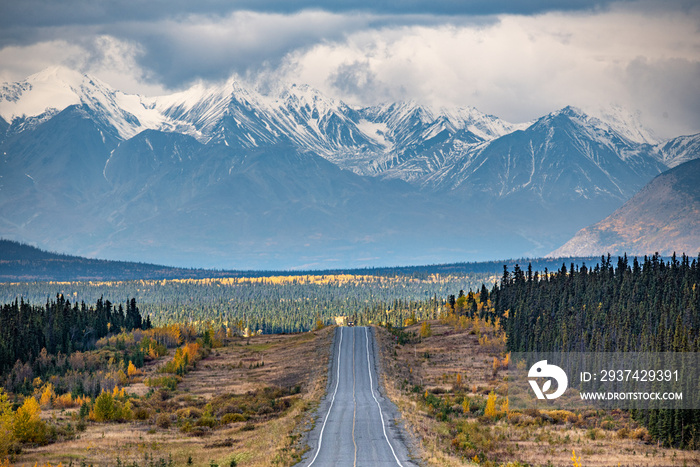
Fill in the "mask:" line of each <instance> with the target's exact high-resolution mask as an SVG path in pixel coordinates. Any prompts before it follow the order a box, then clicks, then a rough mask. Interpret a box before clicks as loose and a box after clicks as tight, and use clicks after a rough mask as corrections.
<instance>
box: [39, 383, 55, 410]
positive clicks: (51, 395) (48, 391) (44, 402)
mask: <svg viewBox="0 0 700 467" xmlns="http://www.w3.org/2000/svg"><path fill="white" fill-rule="evenodd" d="M55 398H56V393H55V392H54V390H53V384H51V383H46V385H44V390H43V391H42V392H41V398H40V399H39V405H41V406H42V407H44V408H51V402H52V401H53V400H54V399H55Z"/></svg>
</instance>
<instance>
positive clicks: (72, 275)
mask: <svg viewBox="0 0 700 467" xmlns="http://www.w3.org/2000/svg"><path fill="white" fill-rule="evenodd" d="M595 260H596V259H595V258H557V259H552V258H539V259H517V260H516V259H512V260H505V261H486V262H461V263H451V264H433V265H427V266H397V267H377V268H362V269H333V270H323V271H318V270H316V271H311V270H309V271H298V270H294V271H246V270H212V269H188V268H175V267H168V266H159V265H154V264H146V263H135V262H127V261H109V260H101V259H89V258H82V257H79V256H70V255H64V254H59V253H49V252H46V251H43V250H40V249H39V248H35V247H33V246H29V245H25V244H22V243H19V242H15V241H11V240H3V239H0V282H32V281H61V282H66V281H83V280H98V281H128V280H155V279H205V278H215V277H266V276H271V275H286V276H291V275H306V274H328V275H331V274H355V275H372V276H392V277H393V276H412V277H418V278H420V277H426V276H428V275H430V274H443V275H444V274H452V275H465V274H487V273H495V274H498V273H499V272H500V270H501V269H502V267H503V265H504V264H506V265H507V266H508V267H509V268H513V267H514V266H515V265H516V264H525V263H527V262H530V263H531V264H532V266H533V267H534V268H535V269H538V270H544V268H549V269H555V268H558V267H559V266H561V264H562V261H564V262H566V263H570V262H574V263H575V264H581V263H582V262H584V261H586V262H592V261H595Z"/></svg>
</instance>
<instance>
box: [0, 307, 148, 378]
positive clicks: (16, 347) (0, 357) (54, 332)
mask: <svg viewBox="0 0 700 467" xmlns="http://www.w3.org/2000/svg"><path fill="white" fill-rule="evenodd" d="M149 327H150V318H146V320H145V321H144V320H143V319H142V317H141V313H140V311H139V309H138V307H137V306H136V300H135V299H131V300H129V301H127V304H126V308H124V307H123V306H122V305H121V304H120V305H119V306H118V307H114V306H112V303H110V302H109V300H103V299H101V298H100V299H98V300H97V303H96V305H95V306H94V307H93V306H90V307H88V306H87V305H85V303H84V302H83V303H81V304H80V305H78V304H77V303H75V304H73V305H71V303H70V302H69V301H68V300H66V299H65V298H64V297H63V295H60V294H59V295H57V296H56V300H55V301H53V300H52V301H47V302H46V305H44V306H35V305H30V304H29V303H26V302H25V301H24V300H15V301H14V302H13V303H11V304H5V305H3V306H2V308H1V309H0V374H4V373H6V372H7V371H8V370H10V369H11V368H12V367H13V366H14V365H15V364H16V362H17V361H21V362H23V363H26V362H32V361H34V360H35V359H36V358H37V357H39V356H40V354H41V353H42V351H43V352H44V353H48V354H50V355H54V354H63V355H70V354H71V353H73V352H75V351H84V350H88V349H92V348H94V344H95V342H96V341H97V340H98V339H100V338H102V337H104V336H106V335H107V334H108V333H110V332H119V331H120V330H122V329H124V330H132V329H143V328H149ZM43 349H45V350H43Z"/></svg>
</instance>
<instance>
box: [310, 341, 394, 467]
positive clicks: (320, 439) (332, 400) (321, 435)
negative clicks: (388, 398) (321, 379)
mask: <svg viewBox="0 0 700 467" xmlns="http://www.w3.org/2000/svg"><path fill="white" fill-rule="evenodd" d="M338 329H339V330H340V343H339V344H338V373H337V375H336V377H335V391H333V398H332V399H331V406H330V407H328V413H327V414H326V418H325V419H324V420H323V426H321V434H320V435H319V437H318V448H317V449H316V454H315V455H314V458H313V459H311V462H310V463H309V465H308V467H311V465H312V464H313V463H314V462H316V458H317V457H318V453H319V452H321V443H322V442H323V430H325V429H326V422H327V421H328V416H329V415H330V414H331V409H332V408H333V402H335V395H336V393H337V392H338V383H340V356H341V355H342V352H341V350H342V349H343V328H338ZM368 358H369V357H368ZM375 400H376V399H375ZM385 436H386V435H385ZM392 451H393V450H392Z"/></svg>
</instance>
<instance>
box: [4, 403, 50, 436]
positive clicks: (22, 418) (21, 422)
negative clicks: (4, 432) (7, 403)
mask: <svg viewBox="0 0 700 467" xmlns="http://www.w3.org/2000/svg"><path fill="white" fill-rule="evenodd" d="M40 415H41V407H40V406H39V403H38V402H37V401H36V399H35V398H34V397H31V396H30V397H27V398H26V399H24V404H22V407H20V408H19V409H17V412H15V416H14V419H13V422H12V431H13V434H14V437H15V439H17V441H19V442H20V443H38V444H41V443H44V442H45V441H46V423H45V422H44V421H43V420H42V419H41V417H40Z"/></svg>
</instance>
